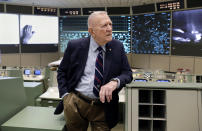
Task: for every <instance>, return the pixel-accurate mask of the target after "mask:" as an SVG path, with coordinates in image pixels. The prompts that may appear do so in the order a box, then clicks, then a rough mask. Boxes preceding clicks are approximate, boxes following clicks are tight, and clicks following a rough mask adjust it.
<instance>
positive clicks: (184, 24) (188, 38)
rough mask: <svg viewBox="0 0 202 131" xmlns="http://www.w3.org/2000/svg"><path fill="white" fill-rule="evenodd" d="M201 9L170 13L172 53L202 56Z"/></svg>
mask: <svg viewBox="0 0 202 131" xmlns="http://www.w3.org/2000/svg"><path fill="white" fill-rule="evenodd" d="M201 16H202V9H196V10H186V11H176V12H173V15H172V26H173V27H172V48H171V54H172V55H184V56H202V17H201Z"/></svg>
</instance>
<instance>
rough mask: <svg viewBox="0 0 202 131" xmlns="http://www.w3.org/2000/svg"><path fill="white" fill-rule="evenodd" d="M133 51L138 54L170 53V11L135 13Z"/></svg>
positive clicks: (133, 20)
mask: <svg viewBox="0 0 202 131" xmlns="http://www.w3.org/2000/svg"><path fill="white" fill-rule="evenodd" d="M132 52H133V53H136V54H164V55H168V54H169V53H170V13H169V12H165V13H152V14H144V15H134V16H133V18H132Z"/></svg>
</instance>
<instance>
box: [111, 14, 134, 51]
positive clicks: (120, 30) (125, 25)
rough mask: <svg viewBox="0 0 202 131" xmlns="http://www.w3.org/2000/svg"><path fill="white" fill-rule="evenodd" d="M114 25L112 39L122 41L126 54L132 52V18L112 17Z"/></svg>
mask: <svg viewBox="0 0 202 131" xmlns="http://www.w3.org/2000/svg"><path fill="white" fill-rule="evenodd" d="M110 18H111V20H112V23H113V24H112V25H113V34H112V37H113V38H114V39H117V40H119V41H121V42H122V43H123V45H124V49H125V52H126V53H130V52H131V17H130V16H110Z"/></svg>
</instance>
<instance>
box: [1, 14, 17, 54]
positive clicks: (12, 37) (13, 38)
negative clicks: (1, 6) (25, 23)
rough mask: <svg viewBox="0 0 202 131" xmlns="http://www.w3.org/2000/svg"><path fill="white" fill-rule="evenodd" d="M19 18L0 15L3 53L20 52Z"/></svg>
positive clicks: (15, 15) (11, 15) (12, 15)
mask: <svg viewBox="0 0 202 131" xmlns="http://www.w3.org/2000/svg"><path fill="white" fill-rule="evenodd" d="M19 43H20V42H19V16H18V15H17V14H4V13H0V50H1V53H17V52H19Z"/></svg>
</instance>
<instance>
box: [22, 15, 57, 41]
mask: <svg viewBox="0 0 202 131" xmlns="http://www.w3.org/2000/svg"><path fill="white" fill-rule="evenodd" d="M20 41H21V43H22V44H58V17H56V16H39V15H20Z"/></svg>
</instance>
